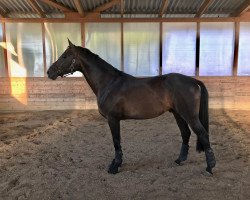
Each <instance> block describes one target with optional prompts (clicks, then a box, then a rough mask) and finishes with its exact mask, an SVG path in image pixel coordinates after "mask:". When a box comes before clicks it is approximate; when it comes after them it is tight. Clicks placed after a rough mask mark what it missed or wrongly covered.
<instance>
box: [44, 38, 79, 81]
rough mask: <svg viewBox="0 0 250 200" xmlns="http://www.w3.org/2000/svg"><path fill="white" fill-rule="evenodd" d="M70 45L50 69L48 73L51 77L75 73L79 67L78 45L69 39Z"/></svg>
mask: <svg viewBox="0 0 250 200" xmlns="http://www.w3.org/2000/svg"><path fill="white" fill-rule="evenodd" d="M68 42H69V47H68V48H67V49H66V50H65V51H64V52H63V54H62V55H61V56H60V57H59V58H58V60H57V61H56V62H54V63H53V64H52V65H51V66H50V67H49V69H48V71H47V74H48V77H49V78H50V79H53V80H55V79H56V78H57V77H58V76H61V77H64V76H67V75H68V74H73V73H74V72H75V71H77V70H78V68H79V63H78V60H77V52H76V50H77V47H76V46H75V45H74V44H72V43H71V41H70V40H69V39H68Z"/></svg>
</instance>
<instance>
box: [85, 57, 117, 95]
mask: <svg viewBox="0 0 250 200" xmlns="http://www.w3.org/2000/svg"><path fill="white" fill-rule="evenodd" d="M80 62H81V72H82V73H83V74H84V76H85V78H86V80H87V82H88V84H89V86H90V87H91V89H92V90H93V92H94V93H95V95H98V93H99V92H101V90H102V89H103V88H105V87H106V86H107V84H109V83H110V82H111V81H112V80H113V79H114V78H115V77H116V75H117V73H115V70H112V67H111V66H109V67H110V68H107V67H103V66H102V65H104V64H106V63H102V61H101V60H99V58H98V59H97V60H94V59H91V60H88V61H87V63H86V61H85V62H84V61H83V60H82V59H81V61H80Z"/></svg>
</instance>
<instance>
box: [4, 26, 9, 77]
mask: <svg viewBox="0 0 250 200" xmlns="http://www.w3.org/2000/svg"><path fill="white" fill-rule="evenodd" d="M2 29H3V43H5V44H6V48H4V50H3V55H4V65H5V72H6V74H5V75H6V77H8V76H9V67H8V53H7V42H6V24H5V23H3V26H2Z"/></svg>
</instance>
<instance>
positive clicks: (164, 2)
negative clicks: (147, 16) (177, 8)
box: [159, 0, 169, 17]
mask: <svg viewBox="0 0 250 200" xmlns="http://www.w3.org/2000/svg"><path fill="white" fill-rule="evenodd" d="M168 3H169V1H168V0H163V2H162V5H161V8H160V12H159V17H162V16H163V14H164V13H165V11H166V9H167V7H168Z"/></svg>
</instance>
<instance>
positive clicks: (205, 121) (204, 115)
mask: <svg viewBox="0 0 250 200" xmlns="http://www.w3.org/2000/svg"><path fill="white" fill-rule="evenodd" d="M198 85H199V86H200V89H201V98H200V112H199V119H200V122H201V124H202V125H203V127H204V128H205V129H206V131H207V133H208V132H209V117H208V91H207V88H206V87H205V85H204V83H203V82H201V81H198ZM196 150H197V151H198V152H201V151H204V148H203V146H202V145H201V143H200V141H199V140H198V139H197V145H196Z"/></svg>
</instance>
